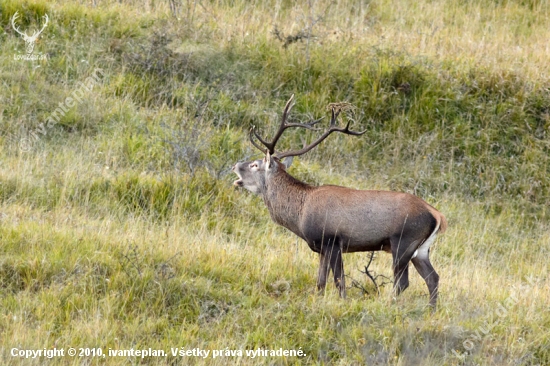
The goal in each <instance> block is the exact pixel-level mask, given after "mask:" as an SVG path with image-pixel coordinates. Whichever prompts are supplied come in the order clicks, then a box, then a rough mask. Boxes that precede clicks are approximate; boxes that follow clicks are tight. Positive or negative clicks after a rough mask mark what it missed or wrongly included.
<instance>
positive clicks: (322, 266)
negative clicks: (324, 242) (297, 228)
mask: <svg viewBox="0 0 550 366" xmlns="http://www.w3.org/2000/svg"><path fill="white" fill-rule="evenodd" d="M327 254H328V255H327ZM329 265H330V252H329V253H324V252H323V251H321V253H320V254H319V274H318V276H317V290H318V291H319V294H324V291H325V287H326V286H327V277H328V271H329Z"/></svg>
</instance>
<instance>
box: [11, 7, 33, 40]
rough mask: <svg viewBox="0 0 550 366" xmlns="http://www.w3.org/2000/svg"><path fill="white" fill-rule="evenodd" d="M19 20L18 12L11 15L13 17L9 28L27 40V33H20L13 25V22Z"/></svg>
mask: <svg viewBox="0 0 550 366" xmlns="http://www.w3.org/2000/svg"><path fill="white" fill-rule="evenodd" d="M17 18H19V12H18V11H16V12H15V14H13V17H12V18H11V26H12V27H13V29H14V30H15V31H16V32H17V33H19V34H20V35H22V36H23V37H24V38H28V37H29V36H27V33H24V32H21V31H20V30H19V29H17V26H16V25H15V20H16V19H17Z"/></svg>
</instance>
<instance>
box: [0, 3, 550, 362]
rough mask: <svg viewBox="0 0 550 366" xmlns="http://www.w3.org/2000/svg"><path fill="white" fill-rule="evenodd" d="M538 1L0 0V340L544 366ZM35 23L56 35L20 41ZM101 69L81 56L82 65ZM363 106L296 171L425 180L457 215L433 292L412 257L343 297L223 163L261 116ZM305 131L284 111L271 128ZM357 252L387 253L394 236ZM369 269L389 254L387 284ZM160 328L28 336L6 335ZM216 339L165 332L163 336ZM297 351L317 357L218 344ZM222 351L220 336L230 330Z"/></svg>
mask: <svg viewBox="0 0 550 366" xmlns="http://www.w3.org/2000/svg"><path fill="white" fill-rule="evenodd" d="M549 11H550V4H548V2H547V1H535V0H531V1H519V0H509V1H487V0H465V1H460V2H456V1H445V0H431V1H427V0H426V1H417V2H415V4H411V2H409V1H404V0H393V1H390V0H388V1H384V0H379V1H377V0H373V1H369V2H367V1H338V0H337V1H327V0H318V1H300V2H297V3H295V2H291V1H258V2H252V1H240V0H235V1H202V2H199V1H191V0H187V1H179V0H172V1H169V0H165V1H152V0H149V1H147V0H128V1H106V0H93V1H87V2H84V1H80V2H72V1H62V0H58V1H43V0H36V1H34V0H31V1H13V0H0V24H1V25H2V28H1V29H2V31H1V33H0V50H1V56H0V81H1V83H2V87H1V88H0V162H1V164H0V309H1V310H0V347H1V353H0V363H2V364H6V365H19V364H29V365H41V364H45V363H47V364H54V365H65V364H75V365H80V364H108V365H125V364H154V365H164V364H192V365H225V364H242V365H253V364H254V365H256V364H269V365H271V364H275V365H279V364H336V365H350V364H352V365H362V364H367V365H420V364H421V365H476V364H480V365H548V364H550V351H549V350H550V315H549V314H550V312H549V310H550V308H549V304H550V290H549V282H548V278H547V273H548V264H547V258H548V256H549V255H550V212H549V210H548V202H549V199H550V179H549V178H548V175H549V172H550V81H549V80H548V76H547V75H550V63H548V59H549V56H550V49H549V48H548V39H550V27H549V20H550V19H549ZM15 12H18V13H19V15H20V16H19V18H18V19H17V25H18V27H19V29H20V30H21V31H27V33H28V34H31V33H32V31H33V30H37V29H39V28H40V27H41V24H43V22H44V18H43V16H44V15H45V14H47V15H48V16H49V23H48V25H47V27H46V28H45V29H44V31H43V33H42V34H41V36H40V38H39V40H38V42H37V43H36V45H35V49H34V54H35V55H44V57H43V58H44V59H39V60H35V61H26V60H20V59H17V57H18V55H19V56H20V55H24V54H25V42H24V41H23V39H22V37H21V36H20V35H19V34H17V33H16V32H15V31H14V29H13V28H12V26H11V19H12V17H13V15H14V14H15ZM94 75H95V77H94ZM291 94H295V95H296V101H297V103H296V106H295V108H294V110H293V113H292V119H293V120H295V121H306V120H309V119H312V118H319V117H322V116H326V115H327V110H326V106H327V104H329V103H331V102H338V101H346V102H349V103H351V104H353V105H354V106H355V108H354V109H353V110H351V111H350V112H348V113H347V115H346V116H344V117H343V119H344V120H345V119H348V120H351V121H352V126H353V127H354V129H357V130H359V129H366V130H367V133H366V134H365V135H363V136H361V137H359V138H357V137H350V136H343V135H342V136H331V137H330V138H329V139H327V140H326V141H325V142H324V143H323V144H321V145H320V146H319V147H318V148H316V149H315V150H313V151H312V152H310V153H308V154H307V155H305V156H303V157H301V158H299V159H297V161H296V162H295V163H294V165H293V166H292V168H291V169H290V173H291V174H293V175H295V176H296V177H298V178H300V179H302V180H305V181H307V182H309V183H312V184H339V185H345V186H349V187H355V188H362V189H389V190H397V191H406V192H410V193H414V194H416V195H418V196H420V197H422V198H424V199H425V200H426V201H428V202H429V203H430V204H432V205H434V206H435V207H437V208H438V209H439V210H440V211H441V212H443V213H444V214H445V215H446V217H447V219H448V221H449V229H448V231H447V233H446V234H445V235H444V236H441V237H440V238H439V239H438V241H437V244H436V245H435V247H434V248H433V250H432V256H431V258H432V263H433V264H434V267H435V268H436V269H437V270H438V273H439V275H440V277H441V282H440V302H439V307H438V310H437V311H436V312H435V314H433V315H432V314H430V312H429V310H428V309H427V307H426V305H427V303H428V292H427V288H426V286H425V284H424V281H423V280H422V279H421V278H420V276H419V275H418V274H417V273H416V271H415V270H412V271H411V275H410V277H411V287H410V288H409V289H408V290H407V291H406V292H405V293H404V294H403V295H402V296H400V297H399V298H397V299H395V298H394V297H393V294H392V291H391V287H390V286H389V285H386V286H384V287H382V288H381V292H380V294H379V295H378V294H376V291H375V287H374V285H373V284H372V283H371V282H370V281H369V280H368V278H367V277H366V276H365V275H364V274H362V273H361V271H362V270H363V269H364V267H365V265H366V264H367V262H368V255H367V254H365V253H359V254H348V255H346V256H345V257H344V263H345V269H346V273H347V274H348V275H349V280H348V284H350V283H352V282H353V281H352V279H353V280H355V281H356V283H357V285H356V286H354V287H352V288H351V289H350V290H349V291H348V299H346V300H345V301H344V300H340V299H339V298H338V296H337V294H336V291H334V286H333V285H332V284H330V285H329V286H328V287H327V288H328V290H327V293H326V296H324V297H321V296H318V295H317V294H316V291H315V278H316V272H317V265H318V258H317V255H315V254H314V253H313V252H311V251H310V249H309V248H308V247H307V245H306V244H305V243H303V242H300V241H298V240H297V239H296V237H295V236H293V235H292V234H291V233H289V232H288V231H286V230H284V229H282V228H280V227H278V226H276V225H275V224H274V223H272V222H271V219H270V218H269V214H268V212H267V209H266V208H265V206H264V204H263V202H262V201H261V200H260V199H259V198H258V197H254V196H252V195H251V194H249V193H247V192H245V191H242V190H236V189H235V188H234V187H233V186H232V182H233V180H234V179H235V178H236V177H235V176H234V175H233V174H232V172H231V166H232V165H233V164H234V163H235V162H237V161H242V160H244V159H249V158H251V157H258V156H260V155H259V154H258V151H256V150H254V149H253V147H252V146H251V144H250V142H249V141H248V137H247V136H248V131H249V129H250V127H251V125H255V126H257V127H258V128H259V129H261V130H262V131H263V132H264V133H265V134H266V135H269V134H270V133H273V132H274V130H275V128H276V124H277V122H278V121H279V118H280V113H281V111H282V109H283V107H284V103H285V102H286V100H287V99H288V98H289V97H290V95H291ZM67 98H72V100H71V101H68V100H67ZM316 136H317V135H316V134H315V133H314V132H311V131H298V130H295V131H289V132H288V133H287V134H286V135H285V136H284V137H283V140H282V141H281V144H282V147H283V148H291V147H298V146H301V144H302V141H304V140H305V141H310V140H311V139H313V138H315V137H316ZM370 270H371V271H373V272H374V273H377V274H382V275H386V276H390V275H391V272H392V271H391V257H390V256H389V255H386V254H384V253H382V254H376V256H375V259H374V261H373V264H371V267H370ZM380 281H381V279H380V278H379V282H380ZM69 347H74V348H76V349H78V348H98V347H100V348H101V349H102V350H103V353H107V352H108V350H109V349H112V350H119V349H131V348H134V349H148V348H152V349H163V350H165V351H166V352H167V353H168V354H169V355H168V356H167V357H146V358H143V359H142V358H140V357H131V356H126V357H92V356H82V357H79V356H76V357H70V356H64V357H57V358H52V359H47V358H35V359H28V360H24V359H22V358H20V357H14V356H12V355H11V352H12V349H13V348H17V349H34V350H37V349H54V348H57V349H60V348H64V349H65V352H67V351H66V350H68V348H69ZM181 347H183V348H184V349H185V350H187V349H191V350H192V349H194V348H200V349H202V350H210V351H211V353H210V357H208V358H204V359H203V358H200V357H187V356H183V357H182V356H177V357H173V356H172V355H171V348H180V349H181ZM259 348H261V349H264V350H265V349H268V350H269V349H275V350H277V349H280V348H282V349H289V350H298V349H301V350H302V351H303V353H304V354H305V356H302V357H279V356H267V357H263V356H258V357H256V358H250V357H247V356H246V355H243V356H242V357H238V356H220V357H217V358H213V357H212V353H213V351H214V350H224V351H225V350H226V349H227V350H242V352H243V353H244V352H245V350H257V349H259ZM222 353H223V352H222Z"/></svg>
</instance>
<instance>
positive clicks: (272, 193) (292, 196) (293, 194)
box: [263, 171, 314, 237]
mask: <svg viewBox="0 0 550 366" xmlns="http://www.w3.org/2000/svg"><path fill="white" fill-rule="evenodd" d="M312 189H314V187H312V186H310V185H308V184H306V183H304V182H301V181H299V180H298V179H296V178H294V177H293V176H291V175H290V174H288V173H287V172H285V171H281V172H279V173H278V174H276V175H275V176H274V177H273V178H272V179H270V180H269V181H267V182H266V190H265V192H264V194H263V199H264V202H265V204H266V206H267V209H268V210H269V213H270V215H271V218H272V219H273V221H275V222H276V223H277V224H279V225H281V226H284V227H286V228H287V229H289V230H290V231H292V232H294V233H295V234H296V235H298V236H300V237H301V236H302V233H301V231H300V228H299V223H300V221H301V220H300V218H301V216H302V209H303V207H304V202H305V200H306V197H307V195H308V192H309V191H311V190H312Z"/></svg>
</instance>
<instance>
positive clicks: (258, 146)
mask: <svg viewBox="0 0 550 366" xmlns="http://www.w3.org/2000/svg"><path fill="white" fill-rule="evenodd" d="M254 135H256V137H257V138H259V139H260V141H262V140H261V138H260V137H259V136H258V134H257V133H256V126H252V128H251V129H250V132H249V135H248V137H249V138H250V142H252V145H254V146H255V147H256V148H257V149H258V150H260V151H261V152H263V153H264V154H265V153H266V152H267V150H266V149H264V148H262V147H261V146H260V145H258V144H257V143H256V141H254Z"/></svg>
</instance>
